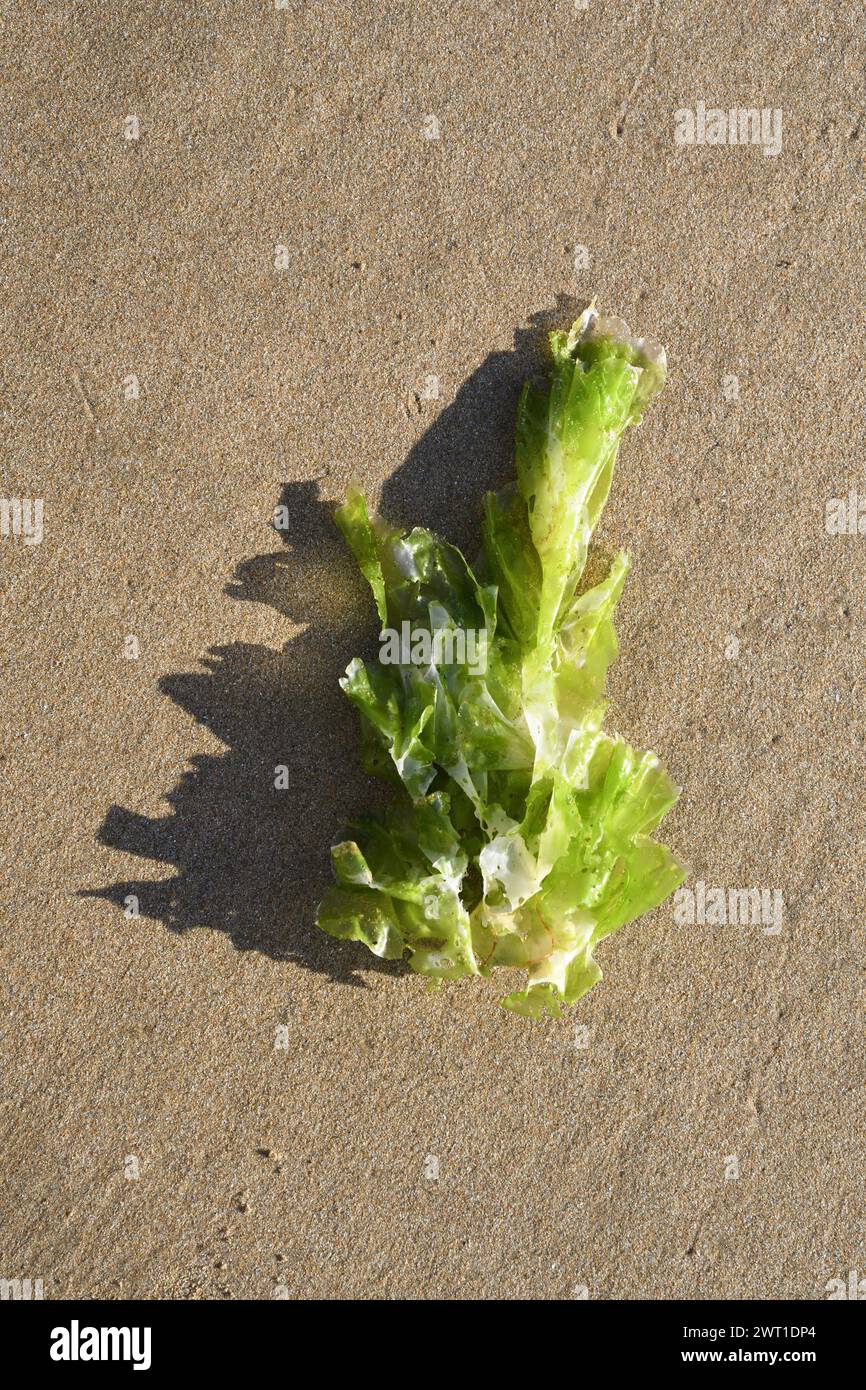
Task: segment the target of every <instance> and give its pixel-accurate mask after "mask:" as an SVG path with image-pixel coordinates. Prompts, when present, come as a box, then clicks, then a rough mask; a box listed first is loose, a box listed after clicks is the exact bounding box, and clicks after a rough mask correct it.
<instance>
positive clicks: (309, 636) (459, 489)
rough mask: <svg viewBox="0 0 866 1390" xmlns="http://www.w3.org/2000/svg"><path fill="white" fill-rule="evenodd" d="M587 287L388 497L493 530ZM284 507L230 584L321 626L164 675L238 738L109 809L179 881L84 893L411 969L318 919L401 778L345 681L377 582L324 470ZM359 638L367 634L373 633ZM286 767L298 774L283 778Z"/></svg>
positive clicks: (409, 514) (467, 405) (446, 528)
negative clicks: (274, 541) (487, 521)
mask: <svg viewBox="0 0 866 1390" xmlns="http://www.w3.org/2000/svg"><path fill="white" fill-rule="evenodd" d="M573 313H574V306H573V304H572V302H571V301H569V300H566V299H564V298H561V299H560V301H559V303H558V305H557V308H556V309H555V310H553V311H550V312H549V313H546V314H543V315H538V316H536V317H535V318H534V319H533V320H531V323H532V327H531V328H528V329H522V330H519V331H518V332H517V334H516V335H515V346H514V349H513V350H512V351H510V352H499V353H494V354H491V355H490V356H489V357H487V358H486V360H485V361H484V362H483V363H482V365H481V366H480V367H479V368H478V370H477V371H476V372H474V373H473V375H472V376H471V377H470V378H469V379H468V380H467V381H466V382H465V384H464V385H463V386H462V387H461V389H460V390H459V392H458V393H457V396H456V397H455V399H454V401H453V402H452V403H451V404H450V405H448V406H447V407H446V408H445V409H444V410H442V411H441V413H440V414H439V416H438V417H437V419H436V420H435V422H434V423H433V424H432V425H431V427H430V428H429V429H428V430H427V431H426V432H425V434H424V435H423V436H422V438H421V439H419V441H418V442H417V443H416V444H415V445H414V447H413V448H412V450H411V451H410V453H409V455H408V456H407V458H406V461H405V462H404V463H403V464H402V465H401V466H400V468H398V469H397V470H396V472H395V473H394V474H393V476H392V477H391V478H390V479H389V480H388V482H387V483H386V484H385V485H384V487H383V490H382V500H381V510H382V512H383V513H384V514H385V515H386V516H387V517H388V518H389V519H390V520H394V521H401V522H403V523H405V524H419V525H426V526H431V527H432V528H433V529H434V530H437V531H440V532H441V533H442V534H443V535H445V536H447V537H448V539H450V540H453V541H456V542H457V543H458V544H461V545H464V546H465V545H467V544H468V543H469V542H470V541H472V542H473V544H469V553H470V555H471V554H474V551H475V549H476V548H477V543H478V539H477V538H478V523H479V519H480V508H481V498H482V495H483V493H484V491H485V490H486V489H487V488H489V487H496V486H499V485H500V484H501V483H502V482H503V481H505V480H507V479H508V478H509V477H511V476H512V475H513V443H512V439H513V429H514V412H515V408H516V404H517V398H518V394H519V391H520V387H521V384H522V382H523V380H524V378H525V377H526V376H528V375H532V374H533V373H534V372H535V371H536V370H538V369H539V368H540V367H541V366H542V365H543V362H544V341H543V330H545V329H547V328H549V327H550V326H552V325H554V324H561V323H564V322H567V321H569V314H571V315H572V316H573ZM280 503H281V505H282V506H284V507H285V509H286V511H285V515H286V516H287V517H288V519H289V529H288V530H285V531H281V532H280V533H279V534H280V537H281V540H282V546H281V548H280V549H279V550H277V551H275V552H273V553H271V554H267V555H258V556H254V557H252V558H251V559H248V560H245V561H243V562H242V563H241V564H240V565H238V567H237V569H236V571H235V574H234V577H233V580H232V582H231V583H229V584H228V585H227V587H226V591H225V592H226V594H227V595H228V596H229V597H231V598H233V599H235V600H239V601H243V602H251V603H263V604H267V605H269V606H270V607H272V608H274V609H275V610H276V611H277V612H279V613H281V614H282V615H283V616H284V617H286V618H287V619H289V620H290V621H291V622H293V623H296V624H301V623H306V624H308V626H306V627H305V628H304V630H303V631H302V632H301V633H299V634H298V635H296V636H294V637H292V639H291V640H290V641H289V642H288V643H287V644H286V646H285V647H284V648H283V650H282V651H274V650H272V649H270V648H268V647H264V646H259V645H254V644H250V643H243V642H235V643H232V644H230V645H228V646H224V647H214V648H212V649H211V650H210V651H208V652H207V654H206V655H205V656H204V657H203V658H202V659H201V666H202V667H203V669H202V670H200V671H194V672H183V673H176V674H172V675H168V676H165V677H164V678H163V679H162V680H161V681H160V683H159V688H160V690H161V691H162V693H163V694H164V695H167V696H168V697H169V699H171V700H173V701H174V702H175V704H177V705H179V706H180V708H181V709H184V710H186V711H187V712H188V713H189V714H191V715H192V716H193V717H194V718H195V719H196V720H197V721H198V722H199V723H200V724H203V725H204V726H205V727H206V728H208V729H209V730H210V731H211V732H212V733H213V734H215V735H216V737H217V738H219V739H220V740H221V741H222V742H223V743H225V744H226V748H227V751H226V752H225V753H222V754H216V755H210V754H207V755H201V754H199V755H196V756H194V757H193V758H191V759H190V765H189V767H188V769H187V770H186V771H184V773H183V774H182V776H181V777H180V780H179V781H178V783H177V785H176V787H175V788H174V789H173V790H172V791H171V792H170V793H168V795H167V797H166V800H167V801H168V804H169V806H170V807H171V812H170V814H168V815H166V816H163V817H153V818H150V817H147V816H143V815H140V814H138V813H137V812H135V811H132V810H127V809H124V808H123V807H120V806H111V807H110V809H109V811H108V813H107V815H106V817H105V820H104V822H103V825H102V827H101V828H100V830H99V833H98V838H99V840H100V842H101V843H102V844H104V845H108V846H110V847H111V848H113V849H116V850H120V851H123V852H124V853H127V854H134V855H137V856H139V857H141V858H143V859H147V860H152V861H156V862H157V863H159V864H163V865H167V866H171V867H173V868H174V870H175V874H174V876H173V877H171V878H168V879H156V880H154V879H152V878H150V879H136V880H130V881H124V882H118V883H113V884H111V885H109V886H107V887H103V888H96V889H82V890H81V894H82V896H86V897H93V898H101V899H104V900H106V901H109V902H112V903H114V904H115V905H117V906H118V907H124V905H125V904H126V902H127V900H128V899H129V897H130V896H131V895H132V896H134V897H135V898H136V899H137V901H138V910H139V913H140V914H141V915H142V916H144V917H147V918H151V919H153V920H156V921H160V922H162V923H163V924H164V925H165V926H166V927H167V928H168V929H169V930H172V931H177V932H182V931H186V930H189V929H190V928H193V927H200V926H201V927H210V928H213V929H216V930H221V931H225V932H227V933H228V934H229V936H230V937H231V940H232V942H233V943H234V945H235V946H236V947H237V949H238V950H257V951H262V952H265V953H266V954H268V955H270V956H272V957H274V958H276V959H288V960H294V961H296V962H298V963H299V964H301V965H303V966H304V967H306V968H308V969H311V970H316V971H321V972H324V973H326V974H328V975H329V976H330V977H331V978H332V979H334V980H336V981H340V982H343V983H350V984H356V985H358V984H363V979H362V978H361V976H360V974H359V971H360V970H361V969H372V968H376V969H380V970H385V971H388V972H394V971H395V970H396V971H399V970H402V969H403V968H405V967H403V966H402V965H400V964H399V963H397V964H396V965H394V964H390V963H387V962H379V961H377V960H376V959H375V957H373V956H371V955H370V953H369V952H368V951H366V950H365V949H364V948H363V947H361V946H358V945H357V944H355V943H342V942H336V941H334V940H332V939H331V938H329V937H327V936H325V935H324V933H322V932H319V931H317V930H316V928H315V926H314V919H315V910H316V904H317V903H318V901H319V899H320V898H321V895H322V893H323V891H324V888H325V886H326V884H327V883H328V882H329V881H330V862H329V846H330V845H331V844H332V843H334V841H335V840H336V839H338V838H339V836H340V834H341V832H342V829H343V827H344V824H345V821H346V819H347V818H348V817H349V816H350V815H351V814H352V813H353V812H357V811H360V810H362V809H371V810H375V809H377V807H381V806H382V805H384V803H385V800H386V799H387V796H388V791H387V789H386V788H385V787H384V785H382V784H380V783H378V782H375V781H374V779H372V778H368V777H367V776H365V774H364V773H363V771H362V770H361V767H360V763H359V757H358V740H357V730H356V723H355V715H354V713H353V711H352V710H351V708H350V706H349V704H348V702H347V701H346V699H345V697H344V695H343V693H342V691H341V690H340V688H339V686H338V684H337V680H338V677H339V676H340V674H341V673H342V671H343V670H344V669H345V667H346V665H347V663H348V661H349V660H350V658H351V657H352V656H353V655H355V654H356V653H360V654H361V655H365V656H369V655H372V654H373V653H375V650H376V631H375V626H374V624H373V623H372V622H371V621H370V617H371V612H372V610H371V607H370V603H369V596H368V594H367V590H366V587H365V585H364V583H363V581H362V580H361V578H360V576H359V575H358V573H357V570H356V568H355V566H354V562H353V561H352V559H351V557H350V556H349V554H348V552H347V550H346V547H345V546H344V544H343V541H342V538H341V537H340V535H339V533H338V531H337V529H336V527H335V525H334V522H333V517H332V509H331V507H330V505H329V504H328V503H326V502H323V501H322V499H321V498H320V497H319V495H318V484H317V483H315V482H300V483H288V484H286V486H285V487H284V489H283V492H282V495H281V497H280ZM359 634H365V637H364V639H363V640H359ZM278 765H283V766H285V767H286V768H287V769H288V778H287V781H288V786H287V787H286V788H285V789H283V790H277V789H276V788H275V786H274V773H275V768H276V767H277V766H278Z"/></svg>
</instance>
